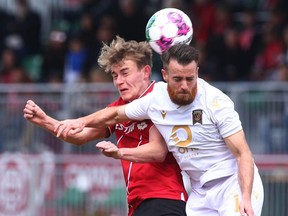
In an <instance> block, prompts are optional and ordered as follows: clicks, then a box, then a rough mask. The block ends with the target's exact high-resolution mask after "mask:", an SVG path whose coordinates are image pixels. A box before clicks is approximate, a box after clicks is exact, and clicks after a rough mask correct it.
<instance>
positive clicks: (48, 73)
mask: <svg viewBox="0 0 288 216" xmlns="http://www.w3.org/2000/svg"><path fill="white" fill-rule="evenodd" d="M66 43H67V36H66V34H65V33H64V32H62V31H59V30H53V31H51V33H50V36H49V38H48V43H47V45H45V46H44V50H43V64H42V77H41V79H40V81H41V82H50V83H51V82H53V83H59V82H63V73H64V64H65V55H66Z"/></svg>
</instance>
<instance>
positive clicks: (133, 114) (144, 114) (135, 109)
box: [125, 93, 152, 120]
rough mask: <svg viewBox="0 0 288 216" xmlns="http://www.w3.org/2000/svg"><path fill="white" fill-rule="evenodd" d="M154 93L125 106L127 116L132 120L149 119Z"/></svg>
mask: <svg viewBox="0 0 288 216" xmlns="http://www.w3.org/2000/svg"><path fill="white" fill-rule="evenodd" d="M151 97H152V93H149V94H148V95H145V96H144V97H142V98H138V99H136V100H134V101H132V102H131V103H129V104H126V106H125V114H126V115H127V117H128V118H129V119H132V120H144V119H149V112H148V109H149V104H150V101H151Z"/></svg>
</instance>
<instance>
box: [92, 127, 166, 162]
mask: <svg viewBox="0 0 288 216" xmlns="http://www.w3.org/2000/svg"><path fill="white" fill-rule="evenodd" d="M96 147H97V148H98V149H99V150H101V151H102V153H103V154H104V155H105V156H107V157H113V158H115V159H122V160H128V161H132V162H163V161H164V160H165V158H166V155H167V152H168V149H167V146H166V143H165V141H164V139H163V137H162V136H161V134H160V133H159V131H158V130H157V128H156V127H152V128H151V129H150V131H149V143H146V144H143V145H140V146H138V147H135V148H118V147H117V146H116V145H115V144H114V143H112V142H110V141H102V142H99V143H97V144H96Z"/></svg>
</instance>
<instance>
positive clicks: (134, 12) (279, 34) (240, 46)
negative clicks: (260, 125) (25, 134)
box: [0, 0, 288, 83]
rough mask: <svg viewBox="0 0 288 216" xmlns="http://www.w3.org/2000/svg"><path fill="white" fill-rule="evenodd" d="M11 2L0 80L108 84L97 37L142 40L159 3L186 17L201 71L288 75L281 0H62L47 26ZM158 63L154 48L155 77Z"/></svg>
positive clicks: (3, 18)
mask: <svg viewBox="0 0 288 216" xmlns="http://www.w3.org/2000/svg"><path fill="white" fill-rule="evenodd" d="M14 1H15V6H16V7H15V8H16V10H15V12H14V13H11V12H8V11H6V10H5V9H4V8H2V9H1V8H0V26H1V28H0V83H31V82H32V83H42V82H44V83H74V82H111V77H110V75H107V74H105V73H104V72H103V71H101V69H100V68H99V67H98V65H97V57H98V55H99V50H100V49H101V46H102V42H110V41H111V40H112V39H113V38H114V37H115V35H119V36H121V37H123V38H125V39H126V40H136V41H143V40H145V26H146V23H147V21H148V19H149V18H150V17H151V15H152V14H153V13H155V12H156V11H158V10H160V9H162V8H166V7H175V8H179V9H181V10H182V11H184V12H185V13H186V14H187V15H189V17H190V18H191V21H192V23H193V28H194V34H193V40H192V42H191V44H192V45H193V46H195V47H196V48H197V49H199V50H200V55H201V57H200V72H199V73H200V74H199V75H200V77H203V78H204V79H206V80H208V81H271V80H272V81H288V17H287V16H288V15H287V11H288V2H287V1H286V0H265V1H255V0H215V1H213V0H64V1H62V2H64V3H65V4H66V5H71V8H72V9H71V8H70V9H69V7H68V9H67V7H62V8H61V7H57V8H52V9H51V11H50V12H49V13H50V15H51V20H53V22H52V23H51V25H50V29H48V30H47V29H46V30H47V31H43V26H44V25H43V20H42V19H41V14H40V13H39V11H37V10H35V9H33V7H32V6H31V1H29V0H14ZM72 6H73V7H72ZM55 17H56V18H55ZM43 32H49V33H48V34H47V35H43ZM160 69H161V61H160V58H159V55H158V54H156V53H155V55H154V68H153V76H154V79H156V80H157V79H158V80H159V79H161V74H160Z"/></svg>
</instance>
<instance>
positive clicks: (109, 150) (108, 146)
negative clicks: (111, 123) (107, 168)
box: [96, 141, 122, 159]
mask: <svg viewBox="0 0 288 216" xmlns="http://www.w3.org/2000/svg"><path fill="white" fill-rule="evenodd" d="M96 147H97V148H98V149H99V150H100V151H101V152H102V153H103V154H104V155H105V156H107V157H113V158H115V159H121V157H122V154H121V152H120V150H119V148H118V147H117V146H116V145H115V144H114V143H112V142H110V141H102V142H99V143H97V144H96Z"/></svg>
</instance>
